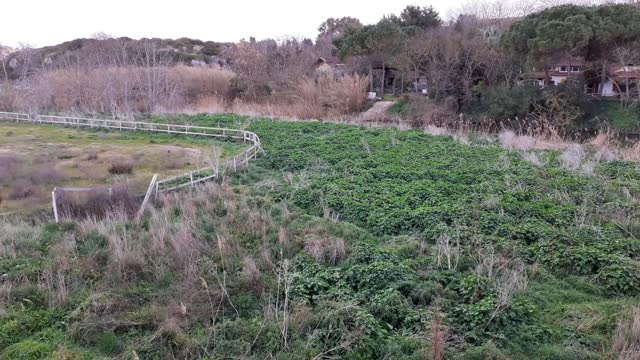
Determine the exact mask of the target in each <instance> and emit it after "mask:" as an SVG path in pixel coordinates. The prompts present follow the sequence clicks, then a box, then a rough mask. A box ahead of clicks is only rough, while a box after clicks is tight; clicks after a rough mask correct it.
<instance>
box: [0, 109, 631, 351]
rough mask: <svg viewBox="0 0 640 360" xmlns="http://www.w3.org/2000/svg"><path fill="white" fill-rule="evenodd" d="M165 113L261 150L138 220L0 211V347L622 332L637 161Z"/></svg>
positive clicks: (619, 345)
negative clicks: (237, 133) (1, 215)
mask: <svg viewBox="0 0 640 360" xmlns="http://www.w3.org/2000/svg"><path fill="white" fill-rule="evenodd" d="M174 120H175V119H174ZM183 120H185V121H189V122H192V123H195V124H198V125H216V126H228V127H229V126H237V127H248V128H249V129H250V130H252V131H254V132H256V133H257V134H259V135H260V137H261V139H262V142H263V147H264V150H265V154H264V155H261V156H260V157H259V159H258V160H257V161H256V162H255V163H252V164H251V166H250V169H249V171H248V172H246V173H244V174H241V175H238V176H237V177H234V178H231V179H228V181H227V182H225V183H224V184H221V185H214V184H209V185H206V186H203V187H201V188H199V189H197V190H194V191H193V192H189V191H186V192H182V193H179V194H173V195H170V196H168V197H166V198H164V199H161V200H160V201H159V203H158V204H157V205H156V208H155V210H153V211H151V212H150V213H149V214H148V215H147V216H146V217H145V219H144V220H143V221H142V222H140V223H135V222H133V221H129V220H126V219H125V218H124V217H122V216H121V215H119V214H117V213H115V214H113V216H111V217H110V218H108V219H103V220H90V221H82V222H77V223H73V222H72V223H65V224H61V225H45V224H41V223H38V222H34V223H30V222H29V221H30V220H22V221H18V220H5V222H4V223H3V224H2V226H3V229H4V231H2V232H1V233H0V272H1V273H2V274H3V275H2V278H1V279H0V296H1V297H0V304H2V313H1V314H0V316H1V319H0V357H3V358H7V359H14V358H32V359H34V358H44V357H54V358H56V357H57V358H63V359H74V358H96V357H103V358H111V357H117V358H135V357H136V356H137V357H138V358H140V359H150V358H166V359H172V358H180V359H183V358H208V359H221V358H222V359H240V358H255V359H264V358H277V359H322V358H345V359H432V358H436V359H440V358H441V356H443V355H444V358H452V359H458V358H462V359H506V358H516V359H601V358H617V357H619V356H621V354H622V353H623V352H625V351H626V352H625V353H624V354H626V356H634V354H635V353H633V351H638V349H639V347H638V346H639V343H638V342H639V341H640V340H639V338H640V334H637V329H636V333H633V330H632V329H631V328H630V327H627V324H628V323H629V321H632V319H631V320H630V319H629V318H630V317H631V316H632V315H633V314H634V313H633V310H634V306H637V303H638V300H639V298H638V294H639V292H640V263H639V261H638V255H637V254H638V250H639V249H640V241H638V240H637V237H638V236H639V235H640V223H639V222H638V219H639V215H640V207H639V205H638V197H639V196H640V171H639V169H638V164H636V163H629V162H620V161H609V162H605V161H599V162H596V161H595V160H594V159H595V157H594V156H591V155H588V149H586V150H587V151H586V153H585V152H584V151H583V150H584V149H575V148H574V149H571V150H567V151H565V152H562V153H561V152H531V151H529V152H518V151H506V150H503V149H501V148H500V147H498V146H496V145H495V144H491V143H490V142H489V141H487V140H482V141H481V140H479V139H469V140H468V142H469V144H470V145H462V144H460V143H459V142H456V141H454V140H453V139H451V138H449V137H433V136H428V135H424V134H422V133H421V132H417V131H397V130H388V129H365V128H358V127H353V126H344V125H335V124H323V123H312V122H275V121H269V120H254V121H249V120H247V119H245V118H239V117H234V116H193V117H184V118H183ZM599 158H603V157H602V156H599ZM635 314H636V316H637V314H638V312H637V311H636V312H635ZM636 321H637V320H636ZM628 358H633V357H628Z"/></svg>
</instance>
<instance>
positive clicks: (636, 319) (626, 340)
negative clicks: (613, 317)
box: [609, 306, 640, 360]
mask: <svg viewBox="0 0 640 360" xmlns="http://www.w3.org/2000/svg"><path fill="white" fill-rule="evenodd" d="M609 358H610V359H616V360H634V359H638V358H640V308H638V307H637V306H634V307H632V308H630V309H628V311H627V313H626V314H624V315H623V316H622V317H621V319H620V320H619V322H618V326H617V328H616V332H615V335H614V337H613V342H612V344H611V353H610V355H609Z"/></svg>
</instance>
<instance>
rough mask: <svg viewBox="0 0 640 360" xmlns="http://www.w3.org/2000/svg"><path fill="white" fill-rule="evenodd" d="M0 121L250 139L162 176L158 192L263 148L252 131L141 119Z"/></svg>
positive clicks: (214, 173) (235, 164)
mask: <svg viewBox="0 0 640 360" xmlns="http://www.w3.org/2000/svg"><path fill="white" fill-rule="evenodd" d="M0 120H13V121H15V122H28V123H33V124H53V125H62V126H71V127H78V128H81V127H84V128H87V127H88V128H102V129H112V130H130V131H149V132H159V133H165V134H177V135H190V136H204V137H213V138H223V139H229V140H235V141H242V142H245V143H247V142H249V143H251V147H249V148H248V149H247V150H245V151H244V152H242V153H241V154H239V155H236V156H234V157H233V158H231V159H229V160H227V161H225V162H223V163H221V164H214V165H212V166H208V167H204V168H201V169H197V170H193V171H189V172H186V173H184V174H180V175H177V176H173V177H169V178H165V179H161V180H159V181H157V182H156V183H155V191H156V193H162V192H170V191H175V190H178V189H182V188H185V187H193V186H194V185H196V184H199V183H202V182H205V181H209V180H213V179H218V178H220V176H222V175H223V174H225V173H229V172H231V173H235V172H237V171H238V170H240V169H242V168H244V167H246V165H247V164H248V163H249V161H251V160H252V159H255V158H256V157H257V156H258V153H259V152H260V151H262V147H261V144H260V138H259V137H258V135H256V134H255V133H253V132H251V131H246V130H239V129H226V128H214V127H205V126H192V125H179V124H164V123H149V122H141V121H126V120H110V119H90V118H81V117H72V116H51V115H31V114H24V113H11V112H0Z"/></svg>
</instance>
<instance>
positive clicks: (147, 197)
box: [136, 174, 158, 220]
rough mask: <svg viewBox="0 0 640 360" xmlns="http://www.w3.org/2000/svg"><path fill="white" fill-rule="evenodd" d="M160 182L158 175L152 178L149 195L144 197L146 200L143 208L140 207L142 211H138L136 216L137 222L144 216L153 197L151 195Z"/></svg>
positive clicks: (143, 202)
mask: <svg viewBox="0 0 640 360" xmlns="http://www.w3.org/2000/svg"><path fill="white" fill-rule="evenodd" d="M157 180H158V174H154V175H153V177H152V178H151V183H149V188H148V189H147V193H146V194H145V195H144V200H142V206H140V210H138V214H136V220H140V219H141V218H142V215H144V209H145V208H146V207H147V203H148V202H149V198H150V197H151V193H152V192H153V189H154V188H155V185H156V181H157Z"/></svg>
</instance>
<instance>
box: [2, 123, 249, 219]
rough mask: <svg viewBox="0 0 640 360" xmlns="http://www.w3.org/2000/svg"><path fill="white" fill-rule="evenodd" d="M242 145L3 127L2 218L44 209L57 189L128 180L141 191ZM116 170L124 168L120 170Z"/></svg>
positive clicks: (183, 138) (148, 136) (137, 134)
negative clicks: (156, 179) (156, 178)
mask: <svg viewBox="0 0 640 360" xmlns="http://www.w3.org/2000/svg"><path fill="white" fill-rule="evenodd" d="M242 147H243V146H242V145H236V144H233V143H230V142H228V143H227V142H218V141H209V140H206V139H197V138H185V137H183V136H166V135H163V134H152V135H149V134H142V133H126V132H125V133H121V132H106V131H89V130H76V129H69V128H60V127H54V126H40V125H37V126H34V125H28V124H15V123H6V122H3V123H0V173H1V175H0V185H2V188H1V189H0V198H2V201H0V213H4V212H14V211H18V212H22V211H27V212H29V211H33V210H39V209H42V208H46V207H48V205H49V201H50V192H51V190H52V189H53V187H54V186H58V187H100V186H109V185H113V184H114V183H115V182H122V181H125V180H126V181H127V182H128V183H129V187H130V189H131V190H132V191H134V192H142V191H144V190H145V189H146V186H148V182H149V180H150V179H151V177H152V175H153V174H155V173H158V174H161V176H170V175H174V174H180V173H183V172H185V171H188V170H190V169H195V168H198V167H203V166H206V164H207V161H209V160H210V159H211V158H212V156H214V155H215V156H223V157H224V156H227V155H233V154H236V153H239V152H240V151H241V149H242ZM118 167H124V168H123V169H118Z"/></svg>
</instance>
